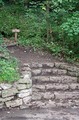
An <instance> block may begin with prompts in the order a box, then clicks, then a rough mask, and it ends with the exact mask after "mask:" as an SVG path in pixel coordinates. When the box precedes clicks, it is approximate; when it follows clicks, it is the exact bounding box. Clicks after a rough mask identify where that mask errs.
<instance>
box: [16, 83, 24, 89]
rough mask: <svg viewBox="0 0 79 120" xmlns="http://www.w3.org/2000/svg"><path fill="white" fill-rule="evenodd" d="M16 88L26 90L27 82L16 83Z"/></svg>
mask: <svg viewBox="0 0 79 120" xmlns="http://www.w3.org/2000/svg"><path fill="white" fill-rule="evenodd" d="M16 88H17V89H18V90H24V89H26V85H25V84H17V85H16Z"/></svg>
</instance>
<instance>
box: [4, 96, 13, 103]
mask: <svg viewBox="0 0 79 120" xmlns="http://www.w3.org/2000/svg"><path fill="white" fill-rule="evenodd" d="M12 99H14V96H11V97H7V98H4V102H7V101H10V100H12Z"/></svg>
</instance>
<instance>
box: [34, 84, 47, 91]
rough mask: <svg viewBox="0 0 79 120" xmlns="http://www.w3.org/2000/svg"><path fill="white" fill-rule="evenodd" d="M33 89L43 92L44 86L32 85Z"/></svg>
mask: <svg viewBox="0 0 79 120" xmlns="http://www.w3.org/2000/svg"><path fill="white" fill-rule="evenodd" d="M33 88H36V89H39V90H42V91H45V85H33Z"/></svg>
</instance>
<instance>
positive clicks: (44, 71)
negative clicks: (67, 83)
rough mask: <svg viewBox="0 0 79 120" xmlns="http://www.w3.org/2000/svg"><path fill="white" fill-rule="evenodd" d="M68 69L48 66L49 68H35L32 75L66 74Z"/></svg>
mask: <svg viewBox="0 0 79 120" xmlns="http://www.w3.org/2000/svg"><path fill="white" fill-rule="evenodd" d="M66 74H67V70H62V69H56V68H48V69H41V68H40V69H33V70H32V76H38V75H46V76H47V75H66Z"/></svg>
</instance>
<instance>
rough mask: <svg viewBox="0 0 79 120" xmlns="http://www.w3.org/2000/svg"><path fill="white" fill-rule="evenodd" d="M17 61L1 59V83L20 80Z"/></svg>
mask: <svg viewBox="0 0 79 120" xmlns="http://www.w3.org/2000/svg"><path fill="white" fill-rule="evenodd" d="M16 66H17V63H16V60H13V59H10V60H6V59H0V82H14V81H16V80H18V79H19V73H18V71H17V69H16Z"/></svg>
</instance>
